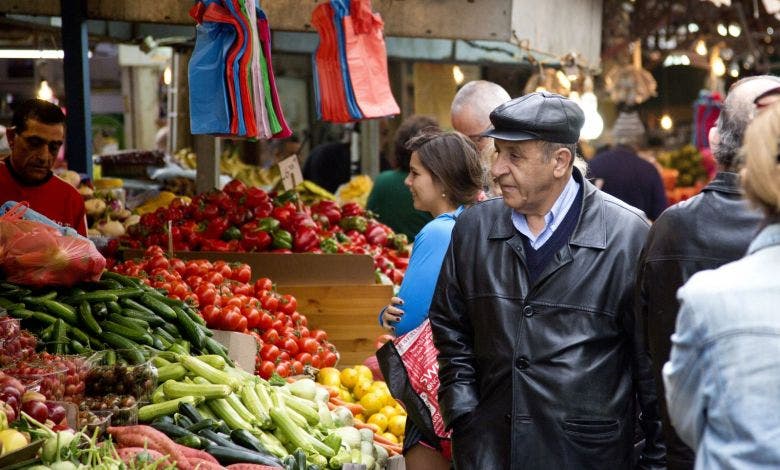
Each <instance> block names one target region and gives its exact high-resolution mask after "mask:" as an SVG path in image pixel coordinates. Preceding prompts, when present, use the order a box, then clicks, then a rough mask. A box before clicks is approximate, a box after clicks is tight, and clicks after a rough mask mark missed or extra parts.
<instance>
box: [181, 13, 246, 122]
mask: <svg viewBox="0 0 780 470" xmlns="http://www.w3.org/2000/svg"><path fill="white" fill-rule="evenodd" d="M190 16H191V17H192V18H193V19H194V20H195V21H196V22H197V23H198V25H197V27H196V29H195V33H196V38H195V50H194V51H193V53H192V58H191V59H190V63H189V72H188V74H189V92H190V129H191V131H192V133H193V134H232V133H235V130H237V128H238V127H237V122H236V121H235V116H234V111H233V109H234V108H235V104H233V105H232V106H231V103H234V99H235V93H234V91H233V84H232V82H231V83H228V82H227V80H226V76H227V74H228V71H227V70H226V66H227V63H228V60H227V57H228V52H229V50H230V48H231V45H232V44H233V43H234V41H235V39H236V29H235V25H234V20H233V19H232V17H231V15H230V13H229V12H227V11H226V10H224V8H222V7H221V6H220V5H219V1H218V0H204V1H202V2H198V3H196V4H195V5H194V6H193V7H192V8H191V9H190Z"/></svg>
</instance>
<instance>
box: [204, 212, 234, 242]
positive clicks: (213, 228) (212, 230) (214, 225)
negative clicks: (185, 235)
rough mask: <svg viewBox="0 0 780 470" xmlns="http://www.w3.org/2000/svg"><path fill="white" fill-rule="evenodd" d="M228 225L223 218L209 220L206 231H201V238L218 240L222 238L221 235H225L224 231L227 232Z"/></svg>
mask: <svg viewBox="0 0 780 470" xmlns="http://www.w3.org/2000/svg"><path fill="white" fill-rule="evenodd" d="M229 225H230V224H229V223H228V221H227V219H225V218H223V217H216V218H214V219H211V220H210V221H208V225H206V229H205V230H204V231H203V236H204V237H205V238H211V239H219V238H221V237H222V234H223V233H225V230H227V228H228V226H229Z"/></svg>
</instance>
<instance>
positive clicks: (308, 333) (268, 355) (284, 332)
mask: <svg viewBox="0 0 780 470" xmlns="http://www.w3.org/2000/svg"><path fill="white" fill-rule="evenodd" d="M113 270H114V271H116V272H118V273H121V274H125V275H129V276H136V277H139V278H141V279H143V280H144V282H146V283H147V284H149V285H151V286H152V287H155V288H156V289H161V290H164V291H165V292H166V294H167V295H168V296H169V297H171V298H175V299H179V300H182V301H184V302H187V303H189V304H191V305H193V306H196V307H197V308H198V311H199V312H200V314H201V315H202V316H203V318H204V319H205V320H206V324H207V325H208V327H209V328H214V329H220V330H230V331H238V332H242V333H249V334H251V335H253V336H254V337H255V339H256V340H257V342H258V351H259V352H258V357H257V373H258V374H259V375H261V376H262V377H264V378H268V377H270V376H271V375H272V374H273V373H274V372H276V373H278V374H279V375H281V376H282V377H287V376H288V375H295V374H300V373H301V372H302V371H303V367H304V366H306V365H310V366H313V367H316V368H319V367H331V366H333V365H335V364H336V361H337V359H338V356H337V353H336V348H335V346H333V344H331V343H330V342H328V336H327V334H326V333H325V331H323V330H317V329H314V330H309V327H308V320H307V319H306V317H305V316H304V315H302V314H301V313H300V312H298V302H297V300H296V299H295V297H293V296H292V295H289V294H284V295H283V294H279V293H277V292H276V291H275V289H274V286H273V282H272V281H271V280H270V279H268V278H261V279H258V280H257V281H255V282H254V283H252V282H251V279H252V269H251V268H250V267H249V266H248V265H247V264H243V263H227V262H225V261H215V262H213V263H212V262H211V261H208V260H190V261H184V260H181V259H178V258H167V257H166V256H165V254H164V252H163V250H162V248H160V247H159V246H152V247H149V248H147V250H146V251H145V253H144V257H143V258H142V259H138V260H128V261H125V262H123V263H121V264H118V265H116V266H115V267H114V268H113Z"/></svg>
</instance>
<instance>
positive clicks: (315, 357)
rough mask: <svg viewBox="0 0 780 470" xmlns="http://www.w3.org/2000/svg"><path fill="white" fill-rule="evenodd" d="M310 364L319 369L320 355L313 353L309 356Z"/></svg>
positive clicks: (320, 365)
mask: <svg viewBox="0 0 780 470" xmlns="http://www.w3.org/2000/svg"><path fill="white" fill-rule="evenodd" d="M311 365H312V367H315V368H317V369H319V368H320V367H322V359H321V358H320V355H319V354H314V355H313V356H312V357H311Z"/></svg>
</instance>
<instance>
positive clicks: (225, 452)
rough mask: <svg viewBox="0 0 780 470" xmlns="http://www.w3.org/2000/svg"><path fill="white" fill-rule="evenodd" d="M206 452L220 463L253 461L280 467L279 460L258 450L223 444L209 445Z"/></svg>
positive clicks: (258, 463)
mask: <svg viewBox="0 0 780 470" xmlns="http://www.w3.org/2000/svg"><path fill="white" fill-rule="evenodd" d="M208 453H209V454H211V455H212V457H214V458H215V459H217V461H218V462H219V463H220V464H222V465H230V464H233V463H254V464H257V465H267V466H270V467H281V466H282V462H281V460H279V459H277V458H276V457H272V456H270V455H266V454H261V453H259V452H253V451H251V450H248V449H243V448H238V449H237V448H235V447H224V446H219V445H217V446H209V447H208Z"/></svg>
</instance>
